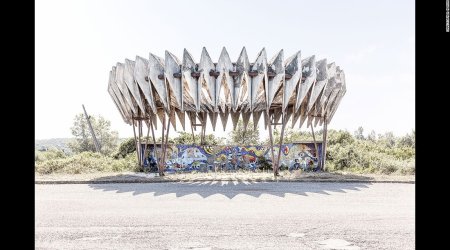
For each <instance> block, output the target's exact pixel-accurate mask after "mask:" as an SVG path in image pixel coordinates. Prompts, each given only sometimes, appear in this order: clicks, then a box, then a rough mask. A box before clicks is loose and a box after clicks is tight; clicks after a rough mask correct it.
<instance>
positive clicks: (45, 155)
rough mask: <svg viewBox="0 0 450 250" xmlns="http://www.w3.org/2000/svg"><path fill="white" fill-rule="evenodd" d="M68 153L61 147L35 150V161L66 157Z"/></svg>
mask: <svg viewBox="0 0 450 250" xmlns="http://www.w3.org/2000/svg"><path fill="white" fill-rule="evenodd" d="M66 157H67V156H66V154H65V153H64V152H63V151H62V150H59V149H55V148H52V149H50V150H48V151H36V150H35V151H34V161H35V162H42V161H47V160H54V159H63V158H66Z"/></svg>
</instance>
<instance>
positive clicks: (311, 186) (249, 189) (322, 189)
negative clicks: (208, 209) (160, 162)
mask: <svg viewBox="0 0 450 250" xmlns="http://www.w3.org/2000/svg"><path fill="white" fill-rule="evenodd" d="M100 179H102V178H98V179H96V180H93V181H99V182H101V180H100ZM370 185H371V184H370V183H362V182H264V181H248V180H235V181H192V182H163V183H106V184H100V183H94V184H92V183H91V184H89V187H91V188H93V189H97V190H102V191H105V192H109V191H111V192H116V193H128V192H131V193H132V194H133V195H139V194H145V193H153V196H161V195H165V194H172V193H174V194H175V195H176V197H183V196H186V195H190V194H198V195H200V196H201V197H203V198H207V197H209V196H211V195H215V194H221V195H223V196H225V197H228V198H229V199H232V198H234V197H235V196H236V195H238V194H246V195H249V196H253V197H260V196H261V195H262V194H267V195H274V196H278V197H285V196H286V194H294V195H303V196H308V193H317V194H323V195H330V193H328V192H340V193H346V192H347V191H349V190H353V191H360V190H361V189H365V188H368V187H369V186H370Z"/></svg>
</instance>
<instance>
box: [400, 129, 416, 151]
mask: <svg viewBox="0 0 450 250" xmlns="http://www.w3.org/2000/svg"><path fill="white" fill-rule="evenodd" d="M398 144H399V146H402V147H411V148H415V147H416V131H415V130H413V131H412V133H411V134H409V133H408V134H406V135H405V136H402V137H400V139H399V141H398Z"/></svg>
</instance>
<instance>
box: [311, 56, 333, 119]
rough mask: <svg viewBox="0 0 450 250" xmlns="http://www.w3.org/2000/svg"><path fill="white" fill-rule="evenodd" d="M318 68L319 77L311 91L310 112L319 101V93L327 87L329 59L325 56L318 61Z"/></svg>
mask: <svg viewBox="0 0 450 250" xmlns="http://www.w3.org/2000/svg"><path fill="white" fill-rule="evenodd" d="M316 68H317V77H316V82H315V83H314V86H313V89H312V92H311V97H310V98H309V102H308V112H310V111H311V109H312V107H313V106H314V104H315V103H316V102H317V101H318V97H319V94H320V93H321V92H322V90H323V89H324V87H325V84H326V83H327V81H328V67H327V59H326V58H325V59H322V60H320V61H317V63H316Z"/></svg>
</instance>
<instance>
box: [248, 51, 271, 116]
mask: <svg viewBox="0 0 450 250" xmlns="http://www.w3.org/2000/svg"><path fill="white" fill-rule="evenodd" d="M251 70H252V71H257V72H258V75H257V76H254V77H251V86H250V91H249V92H250V93H249V103H250V110H251V111H253V110H254V109H255V106H256V102H257V99H258V96H262V97H264V96H265V90H264V83H266V84H267V83H268V78H267V55H266V49H265V48H263V49H262V50H261V51H260V52H259V53H258V56H257V58H256V61H255V63H254V64H253V66H252V68H251ZM264 98H265V97H264ZM266 105H267V103H266ZM263 108H267V107H263Z"/></svg>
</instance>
